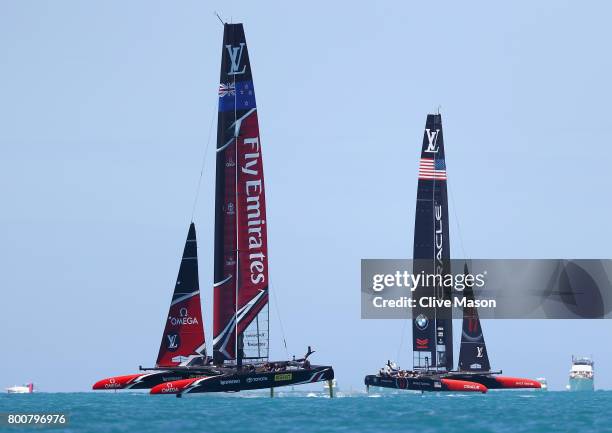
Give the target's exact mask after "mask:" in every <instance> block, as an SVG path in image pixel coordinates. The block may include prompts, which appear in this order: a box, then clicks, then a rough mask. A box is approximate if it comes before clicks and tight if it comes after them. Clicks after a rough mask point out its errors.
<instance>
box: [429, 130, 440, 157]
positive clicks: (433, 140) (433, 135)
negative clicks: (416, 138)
mask: <svg viewBox="0 0 612 433" xmlns="http://www.w3.org/2000/svg"><path fill="white" fill-rule="evenodd" d="M439 132H440V130H439V129H436V130H435V131H432V130H431V129H426V130H425V134H426V135H427V149H425V152H428V153H438V133H439Z"/></svg>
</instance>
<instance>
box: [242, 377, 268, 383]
mask: <svg viewBox="0 0 612 433" xmlns="http://www.w3.org/2000/svg"><path fill="white" fill-rule="evenodd" d="M267 380H268V378H267V377H266V376H261V377H247V379H246V382H247V383H253V382H266V381H267Z"/></svg>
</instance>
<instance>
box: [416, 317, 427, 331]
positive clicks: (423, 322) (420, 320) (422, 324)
mask: <svg viewBox="0 0 612 433" xmlns="http://www.w3.org/2000/svg"><path fill="white" fill-rule="evenodd" d="M414 323H415V324H416V327H417V328H419V329H420V330H421V331H422V330H424V329H425V328H427V325H429V319H428V318H427V316H426V315H425V314H419V315H418V316H417V318H416V319H414Z"/></svg>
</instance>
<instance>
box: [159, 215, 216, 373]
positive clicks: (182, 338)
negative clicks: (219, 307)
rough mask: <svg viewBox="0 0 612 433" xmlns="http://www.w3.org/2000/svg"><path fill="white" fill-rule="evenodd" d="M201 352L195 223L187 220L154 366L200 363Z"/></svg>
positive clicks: (201, 337)
mask: <svg viewBox="0 0 612 433" xmlns="http://www.w3.org/2000/svg"><path fill="white" fill-rule="evenodd" d="M203 356H206V345H205V342H204V323H203V321H202V307H201V305H200V286H199V283H198V249H197V241H196V231H195V225H194V224H193V223H191V225H190V226H189V233H188V234H187V241H186V242H185V249H184V251H183V257H182V259H181V266H180V268H179V273H178V277H177V279H176V285H175V286H174V294H173V295H172V302H171V303H170V310H169V311H168V317H167V319H166V326H165V328H164V333H163V335H162V341H161V344H160V347H159V355H157V363H156V366H157V367H171V366H177V365H194V364H198V363H200V362H201V361H202V357H203Z"/></svg>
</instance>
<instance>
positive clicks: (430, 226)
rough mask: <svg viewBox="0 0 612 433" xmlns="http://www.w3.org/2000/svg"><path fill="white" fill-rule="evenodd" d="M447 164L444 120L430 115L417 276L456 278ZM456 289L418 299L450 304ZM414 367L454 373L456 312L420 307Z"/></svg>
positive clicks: (429, 290) (434, 290) (422, 292)
mask: <svg viewBox="0 0 612 433" xmlns="http://www.w3.org/2000/svg"><path fill="white" fill-rule="evenodd" d="M446 180H447V175H446V163H445V159H444V137H443V135H442V117H441V116H440V115H439V114H429V115H428V116H427V121H426V123H425V131H424V134H423V145H422V149H421V158H420V160H419V181H418V190H417V205H416V213H415V227H414V250H413V259H414V269H413V272H414V273H415V274H419V273H421V272H424V273H425V274H428V275H442V276H444V275H447V274H449V273H450V240H449V227H448V226H449V225H448V199H447V191H446ZM451 290H452V287H447V288H444V287H442V286H441V285H439V284H432V285H431V286H426V285H422V286H418V287H417V288H416V290H415V291H414V293H413V296H414V298H415V299H417V300H418V299H419V298H421V297H435V298H436V299H450V297H451ZM412 318H413V320H412V346H413V347H412V348H413V364H414V368H416V369H423V368H435V369H440V370H452V369H453V329H452V327H453V322H452V308H433V307H424V306H421V305H420V303H417V305H416V306H415V308H413V311H412Z"/></svg>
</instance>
